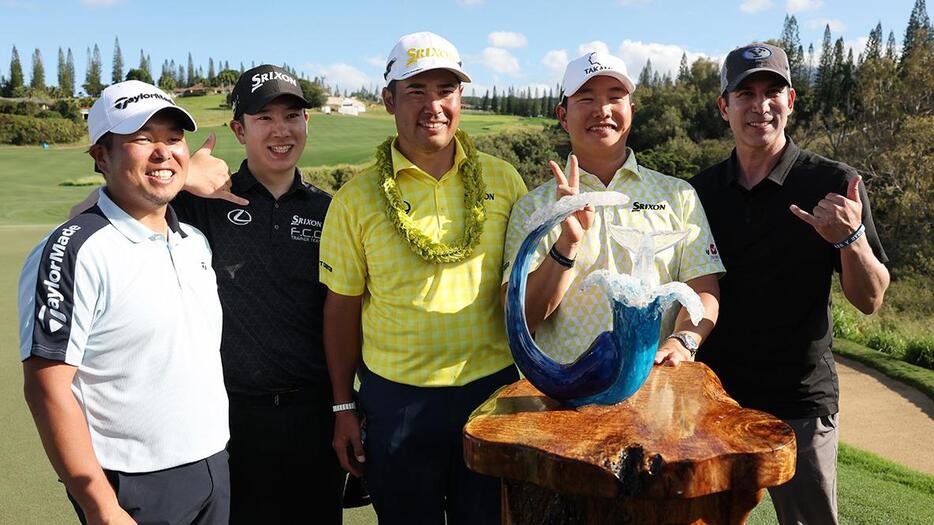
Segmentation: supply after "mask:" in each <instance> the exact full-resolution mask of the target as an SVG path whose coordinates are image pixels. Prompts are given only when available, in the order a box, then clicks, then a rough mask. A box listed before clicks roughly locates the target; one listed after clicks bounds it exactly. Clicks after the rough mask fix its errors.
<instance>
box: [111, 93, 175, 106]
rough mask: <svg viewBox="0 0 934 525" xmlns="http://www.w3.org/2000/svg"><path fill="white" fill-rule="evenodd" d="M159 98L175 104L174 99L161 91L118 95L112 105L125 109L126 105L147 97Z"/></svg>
mask: <svg viewBox="0 0 934 525" xmlns="http://www.w3.org/2000/svg"><path fill="white" fill-rule="evenodd" d="M153 97H155V98H160V99H162V100H164V101H166V102H168V103H169V104H172V105H173V106H174V105H175V101H174V100H172V99H170V98H169V97H167V96H165V95H163V94H162V93H140V94H139V95H136V96H134V97H120V98H118V99H117V100H115V101H114V107H115V108H117V109H126V107H127V106H128V105H130V104H132V103H134V102H139V101H140V100H146V99H147V98H153Z"/></svg>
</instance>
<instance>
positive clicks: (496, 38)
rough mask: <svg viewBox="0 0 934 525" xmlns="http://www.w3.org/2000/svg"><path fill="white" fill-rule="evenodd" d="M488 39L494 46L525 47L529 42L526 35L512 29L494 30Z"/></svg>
mask: <svg viewBox="0 0 934 525" xmlns="http://www.w3.org/2000/svg"><path fill="white" fill-rule="evenodd" d="M488 39H489V41H490V45H492V46H493V47H525V46H526V45H527V44H528V43H529V41H528V39H526V38H525V35H523V34H522V33H513V32H512V31H494V32H492V33H490V35H489V37H488Z"/></svg>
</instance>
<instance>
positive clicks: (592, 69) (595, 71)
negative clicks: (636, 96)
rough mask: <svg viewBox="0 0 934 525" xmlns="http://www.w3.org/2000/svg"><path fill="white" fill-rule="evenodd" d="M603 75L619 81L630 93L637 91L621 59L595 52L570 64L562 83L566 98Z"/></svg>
mask: <svg viewBox="0 0 934 525" xmlns="http://www.w3.org/2000/svg"><path fill="white" fill-rule="evenodd" d="M601 75H603V76H608V77H613V78H615V79H617V80H619V81H620V82H622V83H623V85H624V86H626V89H627V90H629V93H632V92H633V91H635V90H636V85H635V83H633V81H632V79H631V78H629V72H628V71H627V70H626V63H625V62H623V60H622V59H621V58H618V57H615V56H613V55H611V54H609V53H601V52H599V51H595V52H593V53H587V54H586V55H584V56H582V57H578V58H575V59H574V60H572V61H570V62H568V67H567V68H566V69H565V70H564V80H563V81H562V82H561V84H562V85H563V86H564V88H563V91H564V96H565V97H570V96H571V95H573V94H574V93H577V90H578V89H580V88H581V86H583V85H584V84H586V83H587V81H588V80H590V79H591V78H593V77H598V76H601Z"/></svg>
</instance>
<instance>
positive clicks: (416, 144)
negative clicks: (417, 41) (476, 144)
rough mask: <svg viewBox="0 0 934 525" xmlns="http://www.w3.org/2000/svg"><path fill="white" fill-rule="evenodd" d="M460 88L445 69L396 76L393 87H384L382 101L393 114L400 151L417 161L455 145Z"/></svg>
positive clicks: (458, 120) (461, 89) (459, 108)
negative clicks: (391, 89)
mask: <svg viewBox="0 0 934 525" xmlns="http://www.w3.org/2000/svg"><path fill="white" fill-rule="evenodd" d="M462 91H463V88H462V87H461V85H460V82H459V81H458V80H457V77H456V76H454V73H451V72H450V71H448V70H446V69H434V70H431V71H426V72H425V73H421V74H419V75H415V76H413V77H411V78H406V79H403V80H397V81H396V83H395V87H394V90H393V91H390V90H389V89H384V90H383V103H384V104H385V105H386V110H387V111H388V112H389V113H390V114H392V115H393V116H394V117H395V120H396V131H397V132H398V134H399V139H398V143H397V144H398V147H399V151H401V152H402V154H403V155H405V156H406V157H407V158H408V159H409V160H411V161H413V162H415V163H416V164H418V163H419V161H420V160H422V159H424V158H427V157H432V156H434V155H436V154H438V153H440V152H442V151H444V150H446V148H448V147H449V146H450V147H453V146H454V145H453V140H454V133H455V132H456V131H457V127H458V126H459V125H460V114H461V93H462Z"/></svg>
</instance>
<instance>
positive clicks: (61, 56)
mask: <svg viewBox="0 0 934 525" xmlns="http://www.w3.org/2000/svg"><path fill="white" fill-rule="evenodd" d="M56 71H58V89H59V91H62V92H64V86H65V76H66V75H68V66H67V65H65V51H63V50H62V47H61V46H59V47H58V69H57V70H56Z"/></svg>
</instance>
